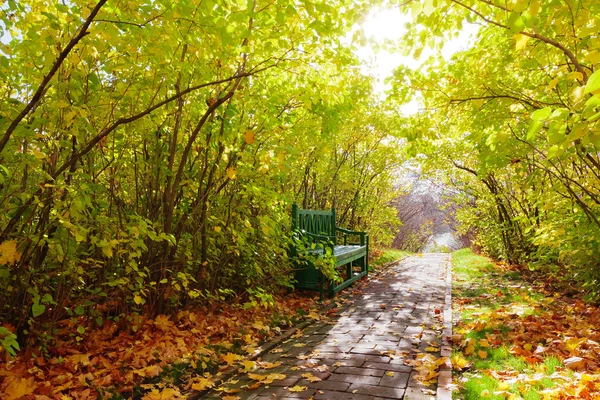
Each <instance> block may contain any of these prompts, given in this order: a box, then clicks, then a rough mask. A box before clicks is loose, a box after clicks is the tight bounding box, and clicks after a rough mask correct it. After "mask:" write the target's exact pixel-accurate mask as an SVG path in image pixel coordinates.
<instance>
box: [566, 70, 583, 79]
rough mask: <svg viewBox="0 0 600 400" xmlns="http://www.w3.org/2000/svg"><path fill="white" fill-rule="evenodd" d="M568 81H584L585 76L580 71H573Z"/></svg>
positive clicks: (568, 76)
mask: <svg viewBox="0 0 600 400" xmlns="http://www.w3.org/2000/svg"><path fill="white" fill-rule="evenodd" d="M567 79H571V80H574V81H583V74H582V73H581V72H579V71H573V72H571V73H570V74H569V75H567Z"/></svg>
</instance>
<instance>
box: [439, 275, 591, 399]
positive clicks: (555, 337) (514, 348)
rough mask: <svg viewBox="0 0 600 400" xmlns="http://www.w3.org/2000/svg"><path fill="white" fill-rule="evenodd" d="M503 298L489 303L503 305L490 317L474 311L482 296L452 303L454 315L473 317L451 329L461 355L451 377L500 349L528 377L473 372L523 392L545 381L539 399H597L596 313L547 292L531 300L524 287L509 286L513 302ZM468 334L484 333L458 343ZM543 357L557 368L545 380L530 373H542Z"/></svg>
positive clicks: (455, 359) (504, 392) (455, 360)
mask: <svg viewBox="0 0 600 400" xmlns="http://www.w3.org/2000/svg"><path fill="white" fill-rule="evenodd" d="M500 268H502V266H500ZM504 268H508V267H507V266H504ZM506 296H507V295H505V294H503V292H501V291H498V292H495V293H494V301H495V302H497V304H502V303H504V304H502V307H499V308H498V309H496V310H493V311H490V309H489V308H488V309H486V308H485V307H480V306H479V304H486V303H485V302H486V301H487V300H488V299H489V296H486V295H485V294H484V295H481V296H478V297H474V298H469V299H460V298H459V299H456V302H455V305H457V306H458V307H459V310H460V311H463V310H467V311H469V312H470V313H471V314H470V315H472V316H473V317H472V318H471V320H469V321H467V322H461V323H459V324H458V325H457V326H456V328H455V329H454V331H455V333H458V334H455V335H453V337H452V338H451V340H452V342H453V343H454V344H455V346H456V347H457V348H458V349H460V351H461V353H462V354H455V355H454V356H453V357H452V364H453V367H454V368H455V369H456V370H457V371H461V370H468V369H469V368H471V367H472V362H471V361H470V360H475V359H477V358H478V359H480V360H484V359H486V358H488V357H489V354H490V351H493V350H494V349H498V348H501V347H506V349H507V350H508V352H509V353H510V354H511V355H513V356H515V357H517V358H519V359H520V360H522V361H524V362H525V363H526V365H527V368H528V370H529V371H533V372H529V373H527V374H524V373H518V372H517V371H514V370H510V369H509V370H506V371H495V370H484V371H479V372H482V373H484V374H487V375H489V376H492V377H494V379H496V380H498V381H499V382H500V386H501V387H503V386H504V385H508V386H509V387H511V385H513V384H515V383H519V384H520V385H521V386H522V387H524V388H529V387H533V386H536V385H537V386H536V387H540V384H539V382H540V380H541V379H542V378H543V377H544V376H546V378H548V379H550V380H551V381H552V383H553V386H552V387H550V388H546V389H543V390H540V391H539V393H540V395H542V396H543V398H544V399H597V398H600V310H599V309H598V307H595V306H592V305H589V304H585V303H584V302H583V301H581V300H575V299H571V298H568V297H562V296H560V295H557V294H552V295H551V294H550V293H548V292H546V297H540V296H534V297H531V296H530V292H529V289H528V288H527V287H519V286H515V287H514V289H513V293H511V296H512V297H511V299H516V300H514V301H512V302H511V301H510V300H508V301H506V300H507V299H508V297H506ZM503 300H504V302H503ZM470 333H475V334H476V335H478V336H481V334H482V333H484V334H485V338H483V339H479V340H475V339H473V338H466V339H463V338H462V337H461V336H460V335H459V334H463V335H467V334H470ZM471 336H472V335H471ZM548 357H555V358H556V359H558V360H560V363H559V364H562V365H558V366H557V367H556V371H555V372H554V373H552V374H551V376H549V377H548V376H547V375H544V374H541V373H537V372H535V371H538V370H540V369H541V368H542V367H543V363H544V361H545V360H546V359H547V358H548ZM474 372H477V371H474ZM524 390H525V389H524ZM513 392H514V390H513ZM491 394H494V395H501V396H504V395H506V398H512V397H510V396H514V395H515V394H514V393H510V392H509V391H508V389H507V390H499V391H497V393H491ZM491 394H490V395H491Z"/></svg>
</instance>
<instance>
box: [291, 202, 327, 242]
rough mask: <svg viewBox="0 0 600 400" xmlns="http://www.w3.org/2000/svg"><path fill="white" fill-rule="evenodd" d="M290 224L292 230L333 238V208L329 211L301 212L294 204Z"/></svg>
mask: <svg viewBox="0 0 600 400" xmlns="http://www.w3.org/2000/svg"><path fill="white" fill-rule="evenodd" d="M292 223H293V227H294V230H297V229H298V230H301V231H305V232H308V233H312V234H314V235H321V236H330V237H332V239H334V238H335V208H332V209H331V211H319V210H303V209H301V208H299V207H298V205H297V204H294V205H292Z"/></svg>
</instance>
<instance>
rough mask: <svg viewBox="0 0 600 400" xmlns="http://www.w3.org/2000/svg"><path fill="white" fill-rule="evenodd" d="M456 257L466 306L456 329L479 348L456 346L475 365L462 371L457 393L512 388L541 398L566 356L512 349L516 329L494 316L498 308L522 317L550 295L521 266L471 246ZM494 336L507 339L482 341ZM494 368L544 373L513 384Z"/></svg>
mask: <svg viewBox="0 0 600 400" xmlns="http://www.w3.org/2000/svg"><path fill="white" fill-rule="evenodd" d="M452 259H453V268H454V277H455V278H454V282H453V297H454V299H455V311H457V310H456V307H460V309H459V312H458V313H457V316H458V317H459V318H458V323H456V326H455V328H454V333H455V334H461V335H462V339H463V341H464V340H471V341H472V343H474V345H475V347H474V349H475V350H474V352H473V353H472V354H468V355H466V354H465V351H464V350H465V349H464V348H460V346H455V348H454V349H453V357H458V356H461V357H465V358H466V359H467V361H469V363H470V368H466V369H465V371H463V372H457V375H456V382H457V383H458V384H459V390H458V391H456V392H455V393H454V397H455V398H459V399H466V400H470V399H481V398H485V399H505V398H506V397H505V395H503V394H501V392H510V393H514V394H515V395H518V396H519V398H523V399H528V400H537V399H541V398H542V395H541V394H540V391H541V390H544V389H547V388H551V387H553V386H554V383H553V381H552V379H551V378H550V376H551V375H552V374H553V373H554V372H555V371H556V370H557V368H561V367H563V365H562V362H561V361H560V360H559V359H558V358H556V357H547V358H546V359H544V360H543V362H542V363H539V364H536V363H530V362H528V361H527V360H525V359H524V358H522V357H520V356H516V355H513V354H511V352H510V347H511V343H512V341H511V338H510V335H511V330H510V329H509V328H508V327H507V326H504V325H502V322H501V321H502V320H496V319H495V317H494V316H495V314H496V313H497V312H500V313H505V314H506V313H508V314H516V315H517V316H518V317H517V318H521V317H524V316H527V315H530V314H533V313H535V312H537V311H536V308H535V306H536V304H538V303H539V302H541V301H543V300H544V296H543V295H542V294H539V293H536V292H534V291H532V290H530V288H529V287H528V286H527V285H526V284H525V283H524V281H523V279H522V278H521V276H520V275H519V273H518V272H516V271H510V270H509V271H505V270H504V269H506V268H501V267H499V266H496V265H495V264H494V263H492V262H491V261H490V260H489V259H488V258H486V257H482V256H479V255H476V254H473V253H472V252H471V251H470V250H469V249H462V250H458V251H455V252H453V253H452ZM457 302H458V303H457ZM455 322H456V321H455ZM490 337H493V338H495V339H496V340H500V342H501V344H500V345H496V346H491V347H487V346H482V345H481V343H480V341H481V340H482V339H488V338H490ZM496 343H498V342H496ZM484 344H485V343H484ZM480 350H481V351H485V354H484V357H481V356H480V355H479V351H480ZM490 371H496V372H499V371H511V373H512V374H524V375H525V376H528V377H533V376H534V375H535V374H540V373H541V374H543V377H542V378H541V379H532V380H531V381H529V382H528V383H518V384H517V385H507V384H506V383H503V382H501V381H499V380H497V379H495V378H494V377H493V376H492V373H491V372H490ZM494 392H496V393H498V394H494Z"/></svg>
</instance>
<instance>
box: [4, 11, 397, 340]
mask: <svg viewBox="0 0 600 400" xmlns="http://www.w3.org/2000/svg"><path fill="white" fill-rule="evenodd" d="M362 6H363V4H361V2H353V1H347V0H339V1H334V2H330V1H327V2H325V1H322V2H321V1H319V2H312V1H311V2H307V1H305V2H294V1H286V0H284V1H278V2H274V3H273V2H271V3H268V2H266V3H264V2H258V1H257V2H254V1H250V2H246V1H242V2H229V3H227V4H225V3H223V4H221V3H218V2H213V1H208V2H206V1H196V0H192V1H181V2H165V1H158V2H156V1H146V0H138V1H130V2H126V3H118V4H117V3H113V2H106V1H99V2H98V3H97V4H96V6H95V7H94V6H92V5H91V4H89V3H88V2H87V1H83V0H75V1H70V2H68V4H67V5H65V4H62V3H48V2H44V1H40V0H27V1H19V2H15V1H9V2H8V3H6V4H4V5H3V6H2V10H3V12H2V14H1V15H0V19H1V22H0V27H1V28H0V29H2V31H3V32H6V36H3V37H4V38H8V39H3V40H6V41H7V43H3V44H2V46H1V47H0V165H1V166H0V210H2V213H1V214H0V228H1V229H2V233H1V234H0V235H1V236H0V245H5V247H6V248H7V249H11V250H10V254H9V255H3V256H2V257H3V259H2V261H1V264H2V265H0V291H1V294H0V317H1V318H0V319H2V320H3V321H7V322H10V323H12V324H13V325H14V326H15V327H16V328H17V330H18V331H19V332H23V333H25V332H47V331H48V329H47V328H48V327H50V326H51V323H52V322H53V321H56V320H58V319H60V318H63V317H65V316H66V315H68V316H71V317H73V318H77V319H78V321H79V322H78V325H77V326H78V327H80V328H78V333H79V334H80V335H81V337H83V335H84V334H85V332H86V330H87V329H90V327H92V326H96V325H102V323H103V321H104V320H106V319H107V318H113V319H116V318H119V316H122V315H124V314H128V313H134V314H136V313H137V314H147V315H153V314H156V313H162V312H169V311H172V310H176V309H178V308H180V307H183V306H186V305H189V304H191V303H194V302H202V301H210V300H211V299H216V298H221V297H224V298H226V299H231V298H233V297H234V296H237V295H238V294H240V293H243V292H245V291H249V293H251V294H252V297H253V301H256V302H257V304H268V303H269V297H268V296H269V295H270V293H272V292H273V291H275V290H278V288H280V287H281V286H290V284H291V279H292V274H291V266H290V263H289V260H288V249H289V243H290V240H291V237H290V236H291V232H290V225H291V221H290V208H291V204H292V203H293V202H299V203H303V205H305V206H307V207H314V208H329V207H331V206H335V207H337V208H338V210H340V214H339V216H340V219H341V220H340V221H339V223H340V224H341V225H345V226H349V227H351V228H360V229H365V230H369V231H371V237H372V238H373V240H374V242H375V243H386V242H389V241H390V239H391V237H393V232H394V229H395V228H394V227H395V226H397V224H398V222H397V221H396V213H395V210H393V208H392V207H390V206H389V204H388V203H389V200H390V199H391V198H393V196H394V190H393V187H394V172H395V169H396V168H397V167H398V166H399V165H400V164H401V162H402V161H403V160H402V158H401V156H400V155H399V154H398V152H396V151H395V145H396V142H397V140H398V139H397V137H398V136H399V134H398V128H397V127H396V126H397V124H396V123H395V120H394V117H393V112H392V111H393V108H392V106H391V105H388V104H386V103H383V102H380V101H379V100H377V99H376V97H375V96H374V95H373V94H372V90H371V87H372V80H371V79H370V78H367V77H364V76H362V75H360V74H359V73H357V72H356V70H357V69H356V68H355V67H356V65H357V61H356V59H355V57H354V56H353V55H352V53H351V51H350V49H349V48H348V47H346V46H344V45H342V44H341V43H340V39H339V38H340V37H343V35H344V34H345V33H346V32H347V31H348V30H349V29H350V28H351V27H352V25H353V24H354V23H355V21H356V19H357V18H358V17H359V16H360V12H361V10H362ZM15 244H16V247H15V246H13V245H15ZM11 246H12V247H15V250H14V251H13V250H12V247H11ZM250 291H252V292H250ZM47 296H49V297H47ZM88 302H89V303H88ZM96 304H100V306H96ZM92 305H93V306H92Z"/></svg>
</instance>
